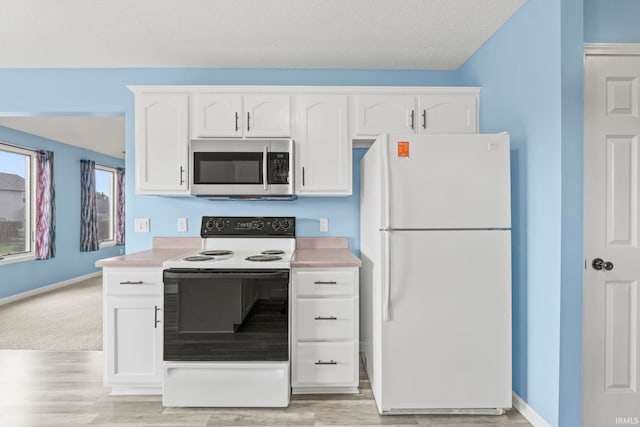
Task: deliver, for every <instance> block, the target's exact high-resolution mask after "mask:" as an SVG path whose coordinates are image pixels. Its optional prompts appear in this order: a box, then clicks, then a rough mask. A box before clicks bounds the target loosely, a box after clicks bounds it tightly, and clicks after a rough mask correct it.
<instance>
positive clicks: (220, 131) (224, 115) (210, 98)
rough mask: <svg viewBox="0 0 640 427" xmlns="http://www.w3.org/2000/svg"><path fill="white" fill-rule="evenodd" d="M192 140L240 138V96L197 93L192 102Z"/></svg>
mask: <svg viewBox="0 0 640 427" xmlns="http://www.w3.org/2000/svg"><path fill="white" fill-rule="evenodd" d="M192 102H193V103H192V105H193V108H192V120H191V135H192V136H193V137H194V138H205V137H225V136H226V137H233V136H242V118H243V117H242V96H241V95H234V94H231V95H226V94H215V93H198V94H196V95H194V96H193V101H192Z"/></svg>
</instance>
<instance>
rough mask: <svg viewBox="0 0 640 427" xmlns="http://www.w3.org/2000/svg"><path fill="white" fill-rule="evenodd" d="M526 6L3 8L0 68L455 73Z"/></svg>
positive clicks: (279, 1) (271, 0) (335, 0)
mask: <svg viewBox="0 0 640 427" xmlns="http://www.w3.org/2000/svg"><path fill="white" fill-rule="evenodd" d="M525 2H526V0H227V1H220V0H184V1H179V0H135V1H132V0H109V1H106V0H105V1H96V0H57V1H49V0H0V10H1V13H0V52H2V54H1V55H0V68H7V67H10V68H16V67H250V68H254V67H266V68H348V69H354V68H355V69H360V68H366V69H455V68H458V67H459V66H460V65H462V64H463V63H464V62H465V61H466V60H467V59H468V58H469V57H470V56H471V55H472V54H473V53H474V52H475V51H476V50H477V49H478V48H479V47H480V46H481V45H482V44H483V43H484V42H485V41H486V40H487V39H488V38H489V37H491V35H492V34H493V33H494V32H495V31H496V30H497V29H498V28H499V27H500V26H501V25H502V24H503V23H504V22H505V21H506V20H508V19H509V18H510V17H511V16H512V15H513V13H514V12H515V11H516V10H518V8H520V7H521V6H522V5H523V4H524V3H525Z"/></svg>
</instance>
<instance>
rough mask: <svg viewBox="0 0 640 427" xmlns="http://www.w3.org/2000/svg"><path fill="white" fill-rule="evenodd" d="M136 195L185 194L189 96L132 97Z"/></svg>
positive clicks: (149, 95) (187, 188)
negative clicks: (134, 101)
mask: <svg viewBox="0 0 640 427" xmlns="http://www.w3.org/2000/svg"><path fill="white" fill-rule="evenodd" d="M135 110H136V111H135V114H136V116H135V128H136V130H135V134H136V143H135V146H136V192H137V193H142V194H144V193H149V194H177V193H187V192H188V190H189V171H188V164H189V162H188V156H189V154H188V153H189V129H188V119H189V96H188V95H184V94H141V95H138V96H136V107H135Z"/></svg>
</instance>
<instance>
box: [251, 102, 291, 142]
mask: <svg viewBox="0 0 640 427" xmlns="http://www.w3.org/2000/svg"><path fill="white" fill-rule="evenodd" d="M290 104H291V97H290V96H289V95H245V96H244V111H245V113H244V121H243V124H244V135H245V136H248V137H253V136H255V137H289V136H291V105H290Z"/></svg>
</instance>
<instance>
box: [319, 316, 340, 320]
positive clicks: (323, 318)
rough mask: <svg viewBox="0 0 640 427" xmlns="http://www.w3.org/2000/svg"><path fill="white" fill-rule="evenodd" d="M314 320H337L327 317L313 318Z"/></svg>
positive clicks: (333, 317)
mask: <svg viewBox="0 0 640 427" xmlns="http://www.w3.org/2000/svg"><path fill="white" fill-rule="evenodd" d="M315 320H338V318H337V317H335V316H329V317H322V316H317V317H315Z"/></svg>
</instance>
